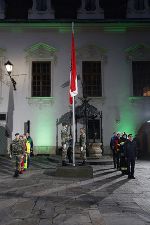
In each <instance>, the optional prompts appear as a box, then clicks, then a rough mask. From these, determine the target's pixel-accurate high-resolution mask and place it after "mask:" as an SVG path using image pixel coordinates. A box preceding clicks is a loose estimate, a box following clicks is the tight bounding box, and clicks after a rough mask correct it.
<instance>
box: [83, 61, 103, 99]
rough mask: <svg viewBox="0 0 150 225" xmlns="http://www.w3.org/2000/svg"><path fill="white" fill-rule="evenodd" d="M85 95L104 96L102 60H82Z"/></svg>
mask: <svg viewBox="0 0 150 225" xmlns="http://www.w3.org/2000/svg"><path fill="white" fill-rule="evenodd" d="M82 76H83V95H84V97H100V96H102V84H101V62H100V61H84V62H82Z"/></svg>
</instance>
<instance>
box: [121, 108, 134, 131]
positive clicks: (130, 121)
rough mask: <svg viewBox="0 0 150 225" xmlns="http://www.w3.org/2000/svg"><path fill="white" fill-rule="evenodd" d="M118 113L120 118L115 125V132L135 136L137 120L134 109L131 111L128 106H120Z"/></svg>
mask: <svg viewBox="0 0 150 225" xmlns="http://www.w3.org/2000/svg"><path fill="white" fill-rule="evenodd" d="M120 112H121V118H120V122H119V123H118V124H117V131H119V132H126V133H127V134H129V133H132V134H133V135H135V134H136V130H135V128H136V120H137V118H136V114H135V111H134V109H132V108H131V107H130V106H128V107H124V106H121V109H120Z"/></svg>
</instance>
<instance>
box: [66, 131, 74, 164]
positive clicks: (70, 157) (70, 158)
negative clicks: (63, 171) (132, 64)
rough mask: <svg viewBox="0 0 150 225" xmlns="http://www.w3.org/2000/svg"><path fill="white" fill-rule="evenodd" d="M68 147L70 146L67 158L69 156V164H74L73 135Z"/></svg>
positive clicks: (70, 136) (70, 137)
mask: <svg viewBox="0 0 150 225" xmlns="http://www.w3.org/2000/svg"><path fill="white" fill-rule="evenodd" d="M68 145H69V147H68V149H67V156H68V159H69V163H73V160H72V155H73V138H72V135H71V134H70V135H69V141H68Z"/></svg>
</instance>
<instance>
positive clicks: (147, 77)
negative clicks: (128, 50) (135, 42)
mask: <svg viewBox="0 0 150 225" xmlns="http://www.w3.org/2000/svg"><path fill="white" fill-rule="evenodd" d="M132 73H133V95H134V96H150V61H133V62H132Z"/></svg>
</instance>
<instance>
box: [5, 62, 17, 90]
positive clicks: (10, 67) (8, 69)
mask: <svg viewBox="0 0 150 225" xmlns="http://www.w3.org/2000/svg"><path fill="white" fill-rule="evenodd" d="M4 65H5V68H6V70H7V73H8V75H9V77H10V80H11V82H12V84H13V87H14V91H16V81H15V80H14V78H12V76H11V72H12V69H13V64H12V63H11V62H10V61H9V60H8V61H7V62H6V63H5V64H4Z"/></svg>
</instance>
